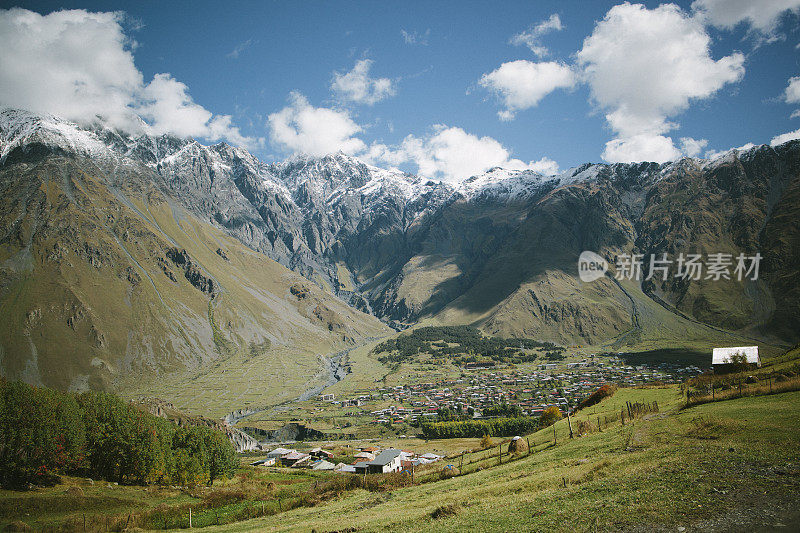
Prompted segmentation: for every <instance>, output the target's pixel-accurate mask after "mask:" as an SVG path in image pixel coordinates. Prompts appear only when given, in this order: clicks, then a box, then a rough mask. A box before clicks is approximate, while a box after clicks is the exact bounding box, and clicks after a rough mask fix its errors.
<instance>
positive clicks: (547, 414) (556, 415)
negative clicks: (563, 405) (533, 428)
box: [539, 405, 564, 428]
mask: <svg viewBox="0 0 800 533" xmlns="http://www.w3.org/2000/svg"><path fill="white" fill-rule="evenodd" d="M562 418H564V415H562V414H561V411H560V410H559V408H558V407H556V406H555V405H551V406H550V407H548V408H547V409H545V410H544V411H542V414H541V415H540V416H539V426H540V427H543V428H545V427H548V426H552V425H553V424H555V423H556V422H558V421H559V420H561V419H562Z"/></svg>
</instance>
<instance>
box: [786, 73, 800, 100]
mask: <svg viewBox="0 0 800 533" xmlns="http://www.w3.org/2000/svg"><path fill="white" fill-rule="evenodd" d="M783 99H784V100H785V101H786V103H787V104H800V76H795V77H794V78H789V85H787V86H786V89H785V90H784V91H783Z"/></svg>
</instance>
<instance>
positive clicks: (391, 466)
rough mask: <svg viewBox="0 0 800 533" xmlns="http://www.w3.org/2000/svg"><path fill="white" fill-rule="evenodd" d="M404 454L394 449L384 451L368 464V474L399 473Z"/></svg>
mask: <svg viewBox="0 0 800 533" xmlns="http://www.w3.org/2000/svg"><path fill="white" fill-rule="evenodd" d="M401 454H402V452H401V451H400V450H396V449H394V448H389V449H388V450H383V451H382V452H381V453H379V454H378V456H377V457H375V459H374V460H372V461H370V462H368V463H367V472H369V473H370V474H385V473H387V472H399V471H400V461H401V458H400V456H401Z"/></svg>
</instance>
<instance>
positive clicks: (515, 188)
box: [456, 167, 554, 199]
mask: <svg viewBox="0 0 800 533" xmlns="http://www.w3.org/2000/svg"><path fill="white" fill-rule="evenodd" d="M553 179H554V178H552V177H547V176H544V175H542V174H539V173H538V172H535V171H533V170H511V169H505V168H501V167H494V168H491V169H489V170H488V171H486V172H484V173H483V174H478V175H477V176H472V177H470V178H467V179H466V180H464V181H462V182H461V183H460V184H459V185H458V187H457V189H456V192H457V193H458V194H460V195H461V196H463V197H464V198H466V199H473V198H477V197H482V196H494V197H502V198H505V199H515V198H524V197H526V196H529V195H531V194H533V193H535V192H536V191H538V190H539V189H540V188H541V187H542V185H544V184H545V183H549V182H551V181H552V180H553Z"/></svg>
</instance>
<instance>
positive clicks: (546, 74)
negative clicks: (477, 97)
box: [478, 59, 575, 120]
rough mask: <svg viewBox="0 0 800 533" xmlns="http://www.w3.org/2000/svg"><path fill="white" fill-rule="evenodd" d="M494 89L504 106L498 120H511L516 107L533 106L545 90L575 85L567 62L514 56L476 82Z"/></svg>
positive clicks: (546, 92) (516, 110)
mask: <svg viewBox="0 0 800 533" xmlns="http://www.w3.org/2000/svg"><path fill="white" fill-rule="evenodd" d="M478 83H480V85H481V86H482V87H485V88H487V89H489V90H491V91H492V92H494V93H495V94H496V95H497V96H498V98H500V100H501V101H502V103H503V105H504V107H505V109H504V110H502V111H500V112H499V113H498V116H499V117H500V119H501V120H511V119H513V118H514V116H515V114H516V113H517V112H518V111H522V110H525V109H528V108H531V107H534V106H535V105H536V104H538V103H539V101H540V100H541V99H542V98H544V97H545V96H546V95H547V94H549V93H551V92H553V91H554V90H556V89H559V88H570V87H572V86H573V85H575V75H574V73H573V72H572V69H570V68H569V67H568V66H566V65H563V64H561V63H556V62H552V61H551V62H543V63H533V62H531V61H525V60H522V59H520V60H517V61H511V62H509V63H503V64H502V65H500V67H499V68H497V69H496V70H494V71H492V72H490V73H489V74H484V75H483V76H482V77H481V79H480V81H479V82H478Z"/></svg>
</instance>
